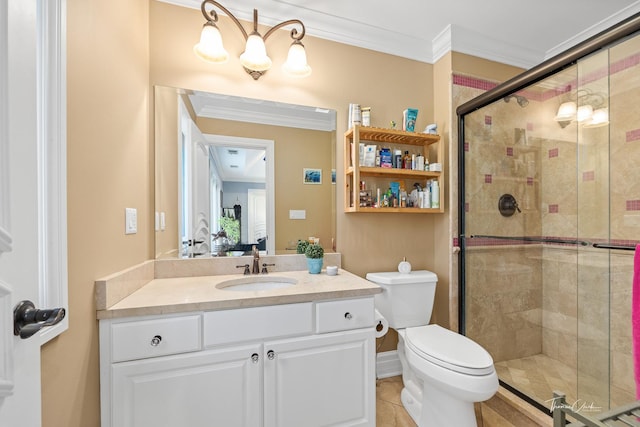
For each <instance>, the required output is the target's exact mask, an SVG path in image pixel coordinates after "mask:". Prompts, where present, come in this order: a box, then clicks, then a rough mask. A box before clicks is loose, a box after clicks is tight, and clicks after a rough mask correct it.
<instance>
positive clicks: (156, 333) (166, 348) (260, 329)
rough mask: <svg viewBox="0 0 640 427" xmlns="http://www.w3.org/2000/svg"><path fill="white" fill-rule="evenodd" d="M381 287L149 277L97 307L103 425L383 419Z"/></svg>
mask: <svg viewBox="0 0 640 427" xmlns="http://www.w3.org/2000/svg"><path fill="white" fill-rule="evenodd" d="M108 280H111V282H112V283H111V284H112V285H114V286H115V287H117V286H118V285H119V284H121V283H127V281H126V280H122V279H117V280H113V278H111V279H108ZM108 280H107V281H105V282H104V283H106V282H108ZM137 280H138V281H139V282H140V280H139V279H137ZM256 281H257V282H256ZM261 281H262V282H261ZM292 282H293V283H292ZM97 283H98V282H97ZM129 283H130V281H129ZM254 283H258V285H257V288H256V287H253V288H252V286H256V285H254ZM283 283H289V284H290V286H287V285H284V284H283ZM238 285H240V286H239V287H238V288H237V289H233V288H234V287H235V286H238ZM247 286H248V287H247ZM256 289H257V290H256ZM112 290H113V289H112ZM378 292H380V288H379V287H377V286H376V285H374V284H372V283H370V282H368V281H366V280H364V279H362V278H360V277H357V276H355V275H353V274H350V273H348V272H346V271H344V270H339V274H338V275H337V276H333V277H332V276H327V275H326V274H324V273H322V274H319V275H311V274H309V273H307V272H306V271H286V272H277V273H270V274H269V275H267V276H263V275H260V276H258V275H256V276H243V275H242V274H237V273H236V274H234V275H215V276H195V277H173V278H161V279H153V280H150V281H149V282H148V283H146V284H144V285H143V286H141V287H140V288H139V289H137V290H136V291H135V292H132V293H131V294H130V295H128V296H126V297H124V298H122V299H121V300H120V301H118V302H117V303H116V304H113V305H112V306H111V307H109V308H105V309H102V310H99V311H98V318H99V327H100V372H101V374H100V380H101V385H100V387H101V402H102V425H103V426H104V427H107V426H112V427H147V426H149V427H151V426H153V427H159V426H167V427H169V426H178V425H216V426H238V427H240V426H265V427H276V426H277V427H287V426H291V427H294V426H295V427H299V426H309V427H311V426H316V425H317V426H330V425H340V426H347V425H348V426H375V328H374V323H375V322H374V301H373V295H374V294H375V293H378ZM98 299H99V300H100V297H99V298H98ZM144 301H146V302H144Z"/></svg>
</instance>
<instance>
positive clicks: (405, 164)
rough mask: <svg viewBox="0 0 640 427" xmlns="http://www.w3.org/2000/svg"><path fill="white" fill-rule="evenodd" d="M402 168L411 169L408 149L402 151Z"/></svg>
mask: <svg viewBox="0 0 640 427" xmlns="http://www.w3.org/2000/svg"><path fill="white" fill-rule="evenodd" d="M402 168H403V169H411V156H410V155H409V151H405V152H404V160H403V162H402Z"/></svg>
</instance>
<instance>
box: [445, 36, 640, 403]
mask: <svg viewBox="0 0 640 427" xmlns="http://www.w3.org/2000/svg"><path fill="white" fill-rule="evenodd" d="M637 52H640V42H639V41H638V40H636V39H631V40H628V41H626V42H624V43H621V44H619V45H617V46H615V47H613V48H612V49H610V50H609V51H608V52H603V53H600V54H598V55H595V56H593V57H590V58H588V59H586V60H584V61H583V62H582V63H581V64H579V65H578V66H577V68H574V69H572V70H568V71H565V72H572V73H573V76H574V77H573V79H571V78H569V79H568V80H567V79H566V78H565V79H564V80H563V81H564V82H567V81H568V82H569V83H568V84H569V85H571V87H573V89H574V93H575V88H576V85H578V86H579V87H580V88H587V89H589V90H591V91H593V92H604V93H606V94H607V95H609V98H610V110H609V112H610V125H609V126H604V127H600V128H590V129H586V128H582V127H579V126H578V125H577V124H576V123H572V124H569V125H568V126H566V127H565V128H562V127H560V126H559V124H558V122H556V121H555V120H554V116H555V114H556V111H557V108H558V106H559V104H560V103H561V102H562V101H563V100H564V98H565V97H566V96H567V92H568V86H564V85H557V84H556V86H554V82H556V81H554V80H552V79H550V80H549V81H548V82H545V83H546V84H541V85H536V87H532V88H529V89H526V90H524V91H522V92H520V93H519V94H521V95H524V96H526V97H527V99H528V100H529V104H528V105H527V106H526V107H524V108H522V107H520V106H518V104H517V103H516V100H515V99H511V100H510V102H508V103H506V102H503V101H502V100H501V101H497V102H495V103H494V104H492V105H489V106H487V107H485V108H482V109H480V110H478V111H476V112H474V113H471V114H469V115H468V116H467V117H466V119H465V124H466V131H465V132H466V139H465V147H464V150H465V156H466V157H467V159H468V160H467V168H466V171H465V173H466V177H467V182H466V204H465V211H466V215H467V229H466V235H467V236H469V235H501V236H531V237H547V238H564V239H580V240H586V241H590V242H594V241H595V242H598V241H613V242H615V243H619V244H624V245H633V244H635V243H636V242H638V241H640V185H638V182H640V168H638V165H639V164H640V114H639V113H640V107H639V106H638V103H637V99H640V70H639V67H640V65H639V64H640V54H638V53H637ZM569 77H570V76H569ZM494 85H495V83H493V82H487V81H483V80H480V79H475V78H473V77H469V76H454V86H453V99H454V102H455V103H456V105H460V104H461V103H463V102H465V101H466V100H469V99H471V98H473V97H475V96H477V95H479V94H481V93H483V92H484V91H486V90H488V89H491V88H492V87H493V86H494ZM576 141H578V142H577V143H576ZM504 193H509V194H513V195H514V196H516V199H517V200H518V203H519V207H520V208H521V210H522V212H521V213H516V214H515V215H513V216H512V217H509V218H505V217H502V216H501V215H500V213H499V212H498V208H497V207H498V198H499V197H500V195H501V194H504ZM509 243H510V244H509ZM524 243H525V242H504V241H496V240H492V239H486V238H484V239H483V238H476V239H471V240H468V241H467V245H468V247H467V249H468V250H467V259H466V272H467V275H466V297H467V300H466V332H467V335H469V336H470V337H471V338H473V339H474V340H476V341H477V342H479V343H480V344H481V345H483V346H484V347H485V348H487V350H488V351H489V352H490V353H491V354H492V356H493V357H494V359H495V361H502V360H510V359H515V358H520V357H525V356H528V355H533V354H538V353H544V354H546V355H547V356H549V357H552V358H554V359H556V360H558V361H559V362H562V363H564V364H566V365H569V366H571V367H574V368H576V369H578V372H579V374H578V376H579V377H580V376H581V375H584V376H585V378H586V377H587V376H588V377H589V378H590V379H595V380H596V381H595V382H593V381H591V382H590V381H586V380H582V379H581V378H578V381H577V382H578V385H579V387H580V385H581V384H582V385H585V386H583V387H581V390H580V393H581V396H583V397H589V396H591V397H593V399H596V400H597V401H600V402H602V399H606V398H607V397H606V396H604V397H603V395H602V394H603V391H602V388H603V387H602V386H603V385H607V384H611V399H612V401H619V403H623V402H625V400H624V399H625V398H629V399H631V398H632V397H633V394H634V393H635V384H634V382H633V361H632V351H631V284H632V274H633V266H632V261H633V252H612V253H611V254H610V253H609V251H605V250H597V249H587V248H586V247H580V250H578V249H576V247H575V246H562V245H548V244H545V245H540V244H524ZM588 384H598V385H599V386H596V387H593V388H594V390H590V389H589V387H588V386H587V385H588ZM604 388H605V392H604V393H605V394H606V393H607V389H608V387H604Z"/></svg>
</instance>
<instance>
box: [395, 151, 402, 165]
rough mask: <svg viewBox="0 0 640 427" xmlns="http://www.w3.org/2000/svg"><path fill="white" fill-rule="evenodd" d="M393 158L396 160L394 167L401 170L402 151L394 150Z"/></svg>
mask: <svg viewBox="0 0 640 427" xmlns="http://www.w3.org/2000/svg"><path fill="white" fill-rule="evenodd" d="M394 157H395V159H396V165H395V167H396V168H398V169H402V151H400V150H396V152H395V156H394Z"/></svg>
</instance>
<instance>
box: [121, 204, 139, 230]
mask: <svg viewBox="0 0 640 427" xmlns="http://www.w3.org/2000/svg"><path fill="white" fill-rule="evenodd" d="M137 232H138V210H137V209H135V208H125V209H124V234H136V233H137Z"/></svg>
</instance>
